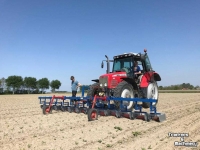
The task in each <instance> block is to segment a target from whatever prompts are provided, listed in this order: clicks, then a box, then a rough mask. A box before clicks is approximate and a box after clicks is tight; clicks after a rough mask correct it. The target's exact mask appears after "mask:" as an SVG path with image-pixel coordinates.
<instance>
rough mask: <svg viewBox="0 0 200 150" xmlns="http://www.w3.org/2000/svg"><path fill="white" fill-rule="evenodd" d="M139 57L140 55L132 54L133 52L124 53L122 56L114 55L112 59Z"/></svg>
mask: <svg viewBox="0 0 200 150" xmlns="http://www.w3.org/2000/svg"><path fill="white" fill-rule="evenodd" d="M140 55H141V54H140V53H133V52H130V53H124V54H120V55H116V56H114V57H113V59H116V58H120V57H128V56H136V57H139V56H140Z"/></svg>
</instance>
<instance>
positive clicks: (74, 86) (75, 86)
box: [70, 76, 81, 102]
mask: <svg viewBox="0 0 200 150" xmlns="http://www.w3.org/2000/svg"><path fill="white" fill-rule="evenodd" d="M70 80H72V82H71V89H72V97H76V94H77V90H78V87H80V86H81V84H80V83H79V82H78V81H76V80H75V78H74V76H71V78H70ZM72 102H74V100H72Z"/></svg>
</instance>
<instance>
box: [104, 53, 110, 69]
mask: <svg viewBox="0 0 200 150" xmlns="http://www.w3.org/2000/svg"><path fill="white" fill-rule="evenodd" d="M105 57H106V59H107V60H106V62H107V70H106V72H107V73H110V61H109V58H108V56H107V55H105Z"/></svg>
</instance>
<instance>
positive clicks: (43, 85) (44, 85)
mask: <svg viewBox="0 0 200 150" xmlns="http://www.w3.org/2000/svg"><path fill="white" fill-rule="evenodd" d="M37 84H38V88H39V89H41V90H42V94H43V93H44V90H45V89H49V84H50V82H49V80H48V79H47V78H42V79H40V80H38V82H37Z"/></svg>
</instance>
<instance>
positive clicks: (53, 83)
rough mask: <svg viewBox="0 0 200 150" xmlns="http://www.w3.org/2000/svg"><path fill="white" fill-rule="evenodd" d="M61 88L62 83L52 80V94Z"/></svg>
mask: <svg viewBox="0 0 200 150" xmlns="http://www.w3.org/2000/svg"><path fill="white" fill-rule="evenodd" d="M60 86H61V82H60V81H59V80H52V81H51V83H50V87H51V89H52V92H55V89H59V88H60Z"/></svg>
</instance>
